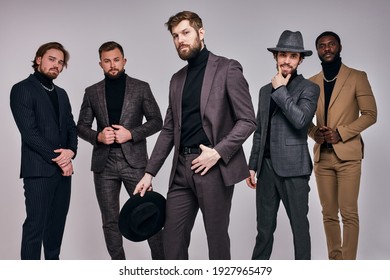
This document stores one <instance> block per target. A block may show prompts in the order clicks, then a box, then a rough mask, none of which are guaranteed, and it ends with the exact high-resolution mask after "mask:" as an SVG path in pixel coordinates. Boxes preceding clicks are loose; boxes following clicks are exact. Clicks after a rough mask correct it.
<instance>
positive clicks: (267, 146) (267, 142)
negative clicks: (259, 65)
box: [264, 71, 298, 158]
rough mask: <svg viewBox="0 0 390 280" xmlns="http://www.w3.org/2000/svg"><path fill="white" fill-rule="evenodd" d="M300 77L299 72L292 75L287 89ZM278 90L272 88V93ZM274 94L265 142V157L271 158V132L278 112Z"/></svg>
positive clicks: (271, 99) (270, 105) (271, 100)
mask: <svg viewBox="0 0 390 280" xmlns="http://www.w3.org/2000/svg"><path fill="white" fill-rule="evenodd" d="M297 76H298V74H297V71H295V72H294V73H292V74H291V77H290V79H289V80H288V83H287V85H286V86H287V87H288V86H289V85H290V84H291V82H292V80H294V79H295V78H296V77H297ZM275 90H276V89H274V88H272V93H274V91H275ZM272 93H271V95H270V96H271V98H270V104H269V116H268V128H267V138H266V140H265V147H264V157H266V158H270V157H271V148H270V147H271V146H270V141H271V140H270V134H271V133H270V132H271V119H272V115H273V113H274V112H275V110H276V107H277V105H276V103H275V101H274V100H273V98H272Z"/></svg>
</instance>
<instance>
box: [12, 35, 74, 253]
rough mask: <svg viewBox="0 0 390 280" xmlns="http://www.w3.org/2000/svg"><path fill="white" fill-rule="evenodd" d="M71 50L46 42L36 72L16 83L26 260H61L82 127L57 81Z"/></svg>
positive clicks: (15, 113)
mask: <svg viewBox="0 0 390 280" xmlns="http://www.w3.org/2000/svg"><path fill="white" fill-rule="evenodd" d="M68 59H69V54H68V52H67V51H66V50H65V49H64V47H63V46H62V45H61V44H60V43H57V42H50V43H46V44H44V45H42V46H41V47H39V49H38V50H37V52H36V55H35V58H34V60H33V66H32V67H33V68H34V74H31V75H30V76H29V77H28V78H27V79H25V80H23V81H21V82H19V83H17V84H15V85H14V86H13V87H12V90H11V97H10V105H11V110H12V114H13V116H14V119H15V122H16V124H17V126H18V128H19V131H20V134H21V138H22V152H21V154H22V160H21V170H20V177H21V178H23V183H24V196H25V204H26V216H27V217H26V220H25V221H24V224H23V235H22V248H21V258H22V259H40V258H41V248H42V245H43V248H44V257H45V259H51V260H53V259H59V255H60V249H61V242H62V237H63V233H64V228H65V221H66V216H67V213H68V209H69V202H70V192H71V176H72V174H73V165H72V159H73V158H74V157H75V156H76V152H77V129H76V125H75V122H74V120H73V115H72V112H71V106H70V102H69V98H68V96H67V94H66V92H65V90H64V89H62V88H60V87H58V86H56V85H54V84H53V80H54V79H56V78H57V77H58V75H59V74H60V73H61V72H62V70H63V68H64V67H66V66H67V62H68Z"/></svg>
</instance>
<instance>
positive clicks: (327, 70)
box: [321, 55, 341, 80]
mask: <svg viewBox="0 0 390 280" xmlns="http://www.w3.org/2000/svg"><path fill="white" fill-rule="evenodd" d="M321 65H322V71H323V72H324V76H325V78H326V79H328V80H331V79H333V78H334V77H336V76H337V74H338V73H339V70H340V67H341V57H340V55H338V56H337V57H336V58H335V59H334V60H333V61H332V62H328V63H326V62H322V63H321Z"/></svg>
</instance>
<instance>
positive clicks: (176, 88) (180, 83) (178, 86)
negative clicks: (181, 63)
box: [172, 66, 188, 124]
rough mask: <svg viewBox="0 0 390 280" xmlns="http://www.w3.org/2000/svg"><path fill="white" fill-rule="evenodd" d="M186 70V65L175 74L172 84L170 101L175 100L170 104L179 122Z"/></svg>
mask: <svg viewBox="0 0 390 280" xmlns="http://www.w3.org/2000/svg"><path fill="white" fill-rule="evenodd" d="M187 70H188V66H186V67H184V68H183V69H181V70H180V71H179V72H178V73H177V76H176V79H175V81H176V82H175V83H174V84H172V86H173V88H172V102H173V101H175V103H173V104H172V106H173V108H172V110H175V111H176V113H177V116H178V119H179V120H180V124H181V122H182V116H181V112H182V106H181V103H182V100H183V89H184V83H185V81H186V77H187Z"/></svg>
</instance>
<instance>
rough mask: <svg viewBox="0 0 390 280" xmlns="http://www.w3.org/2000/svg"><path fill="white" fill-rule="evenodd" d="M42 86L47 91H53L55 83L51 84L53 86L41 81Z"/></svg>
mask: <svg viewBox="0 0 390 280" xmlns="http://www.w3.org/2000/svg"><path fill="white" fill-rule="evenodd" d="M41 86H42V87H43V88H44V89H46V90H47V91H53V89H54V85H51V88H48V87H45V86H44V84H42V83H41Z"/></svg>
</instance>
